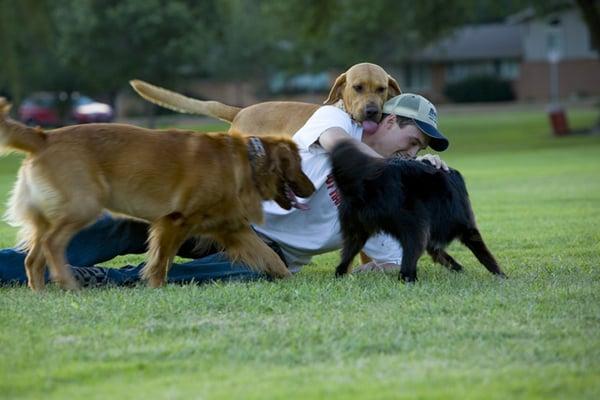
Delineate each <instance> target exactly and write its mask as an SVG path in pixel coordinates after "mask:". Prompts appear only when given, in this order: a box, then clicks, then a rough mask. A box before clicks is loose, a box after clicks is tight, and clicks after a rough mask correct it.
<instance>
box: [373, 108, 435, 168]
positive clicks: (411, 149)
mask: <svg viewBox="0 0 600 400" xmlns="http://www.w3.org/2000/svg"><path fill="white" fill-rule="evenodd" d="M363 142H364V143H365V144H367V145H369V146H370V147H371V148H372V149H373V150H375V151H376V152H377V153H379V154H381V155H382V156H383V157H390V156H392V155H402V156H404V157H408V158H414V157H416V155H417V153H418V152H419V151H421V150H423V149H425V148H426V147H427V144H428V143H429V137H428V136H426V135H425V134H423V132H421V130H420V129H419V128H417V127H416V126H415V125H405V126H402V127H399V126H398V124H397V122H396V116H395V115H388V116H386V117H385V118H384V119H383V121H381V123H380V124H379V127H378V128H377V131H375V133H373V134H372V135H369V136H363Z"/></svg>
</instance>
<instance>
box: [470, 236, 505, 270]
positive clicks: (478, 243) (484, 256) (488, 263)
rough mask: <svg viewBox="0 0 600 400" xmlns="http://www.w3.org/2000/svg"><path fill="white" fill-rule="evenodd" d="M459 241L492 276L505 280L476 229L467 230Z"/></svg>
mask: <svg viewBox="0 0 600 400" xmlns="http://www.w3.org/2000/svg"><path fill="white" fill-rule="evenodd" d="M460 240H461V241H462V242H463V243H464V245H465V246H467V247H468V248H469V250H471V251H472V252H473V254H474V255H475V257H477V259H478V260H479V262H480V263H482V264H483V266H484V267H486V268H487V270H488V271H490V272H491V273H492V274H495V275H500V276H502V277H504V278H506V275H505V274H504V272H502V270H501V269H500V266H499V265H498V262H497V261H496V259H495V258H494V256H493V255H492V253H491V252H490V251H489V250H488V248H487V246H486V245H485V243H484V241H483V238H482V237H481V234H480V233H479V230H478V229H477V228H472V229H469V230H467V232H465V233H464V234H463V235H462V237H461V238H460Z"/></svg>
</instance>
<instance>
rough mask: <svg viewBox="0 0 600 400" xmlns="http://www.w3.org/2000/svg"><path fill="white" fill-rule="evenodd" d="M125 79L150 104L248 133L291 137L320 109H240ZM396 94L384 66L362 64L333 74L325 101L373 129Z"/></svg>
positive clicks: (278, 105)
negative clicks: (212, 120)
mask: <svg viewBox="0 0 600 400" xmlns="http://www.w3.org/2000/svg"><path fill="white" fill-rule="evenodd" d="M130 83H131V86H132V87H133V88H134V89H135V91H136V92H137V93H138V94H139V95H140V96H142V97H143V98H144V99H146V100H148V101H150V102H152V103H155V104H157V105H159V106H162V107H165V108H169V109H171V110H174V111H177V112H182V113H190V114H201V115H206V116H209V117H213V118H217V119H220V120H222V121H225V122H229V123H231V128H230V130H231V131H239V132H244V133H246V134H248V135H256V136H262V135H272V134H288V135H290V136H291V135H293V134H294V133H296V132H297V131H298V130H299V129H300V128H301V127H302V126H303V125H304V124H305V123H306V121H307V120H308V118H310V116H311V115H312V114H313V113H314V112H315V111H316V110H317V108H319V107H320V106H319V105H317V104H309V103H301V102H291V101H270V102H264V103H258V104H254V105H251V106H248V107H245V108H239V107H233V106H229V105H226V104H223V103H219V102H217V101H201V100H196V99H192V98H189V97H186V96H183V95H181V94H178V93H175V92H172V91H169V90H167V89H163V88H160V87H158V86H154V85H151V84H149V83H147V82H143V81H140V80H132V81H131V82H130ZM400 93H401V91H400V86H399V85H398V82H396V80H395V79H394V78H392V77H391V76H390V75H389V74H388V73H387V72H386V71H385V70H384V69H383V68H381V67H380V66H379V65H376V64H370V63H361V64H356V65H354V66H352V67H351V68H350V69H348V70H347V71H346V72H344V73H343V74H341V75H340V76H338V77H337V79H336V80H335V83H334V84H333V87H332V88H331V91H330V92H329V97H327V100H325V102H324V104H329V105H333V104H335V105H338V106H340V107H341V108H343V109H344V110H345V111H346V112H347V113H348V114H350V116H351V117H352V119H354V120H355V121H357V122H359V123H363V127H364V128H365V130H367V131H371V130H373V131H374V130H375V129H376V127H377V126H376V125H375V124H376V123H378V122H379V121H380V120H381V110H382V108H383V103H385V101H386V100H388V99H389V98H392V97H394V96H397V95H399V94H400Z"/></svg>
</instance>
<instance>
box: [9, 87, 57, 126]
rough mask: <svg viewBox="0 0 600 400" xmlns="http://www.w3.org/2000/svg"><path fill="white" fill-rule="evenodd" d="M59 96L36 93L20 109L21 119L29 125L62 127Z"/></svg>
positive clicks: (24, 101)
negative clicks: (58, 105) (58, 104)
mask: <svg viewBox="0 0 600 400" xmlns="http://www.w3.org/2000/svg"><path fill="white" fill-rule="evenodd" d="M57 103H58V99H57V96H56V95H54V94H52V93H45V92H44V93H35V94H33V95H31V96H29V97H27V98H26V99H25V100H23V102H22V103H21V106H20V107H19V119H20V120H21V121H22V122H24V123H26V124H27V125H42V126H56V125H60V117H59V113H58V107H57Z"/></svg>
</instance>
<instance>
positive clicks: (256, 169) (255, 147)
mask: <svg viewBox="0 0 600 400" xmlns="http://www.w3.org/2000/svg"><path fill="white" fill-rule="evenodd" d="M266 157H267V152H266V151H265V147H264V146H263V143H262V141H261V140H260V139H259V138H257V137H256V136H250V137H249V138H248V160H249V161H250V168H251V169H252V177H253V178H254V184H255V185H256V187H257V188H258V190H259V191H260V185H259V184H258V180H259V177H258V175H259V174H260V171H261V170H263V166H264V165H265V162H266ZM261 194H262V193H261Z"/></svg>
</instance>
